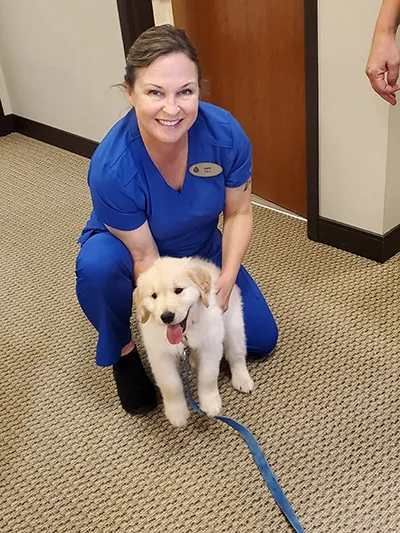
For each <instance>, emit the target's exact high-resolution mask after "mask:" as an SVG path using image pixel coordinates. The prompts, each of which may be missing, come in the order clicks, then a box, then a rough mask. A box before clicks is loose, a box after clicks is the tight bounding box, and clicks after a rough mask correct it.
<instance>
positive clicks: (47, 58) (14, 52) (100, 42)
mask: <svg viewBox="0 0 400 533" xmlns="http://www.w3.org/2000/svg"><path fill="white" fill-rule="evenodd" d="M0 64H1V65H2V68H3V74H4V78H5V80H6V84H7V89H8V96H9V99H10V104H11V109H12V112H13V113H14V114H17V115H21V116H23V117H26V118H29V119H31V120H36V121H38V122H42V123H44V124H48V125H50V126H54V127H55V128H59V129H62V130H65V131H69V132H73V133H75V134H77V135H81V136H82V137H87V138H89V139H93V140H96V141H99V140H101V138H102V137H103V136H104V135H105V133H106V132H107V131H108V129H109V128H110V127H111V126H112V125H113V124H114V123H115V122H116V121H117V120H118V119H119V118H120V117H121V116H122V114H123V113H124V112H125V111H126V109H127V105H126V101H125V99H124V96H123V94H122V93H121V92H120V91H119V89H116V88H114V89H111V86H112V85H113V84H116V83H120V82H121V81H122V80H123V76H124V51H123V44H122V38H121V31H120V25H119V19H118V11H117V5H116V1H115V0H102V1H101V2H99V1H98V0H84V1H82V0H68V2H67V1H65V0H34V1H26V0H1V1H0ZM0 91H1V96H2V100H3V97H4V94H3V91H2V89H1V80H0Z"/></svg>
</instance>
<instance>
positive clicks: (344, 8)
mask: <svg viewBox="0 0 400 533" xmlns="http://www.w3.org/2000/svg"><path fill="white" fill-rule="evenodd" d="M380 4H381V2H380V0H370V1H369V2H365V0H352V2H349V1H348V0H336V1H335V2H332V1H331V0H319V6H318V8H319V30H318V31H319V85H320V87H319V91H320V94H319V97H320V215H321V216H323V217H326V218H329V219H331V220H335V221H338V222H342V223H345V224H349V225H351V226H355V227H357V228H361V229H364V230H367V231H372V232H374V233H377V234H379V235H382V234H384V233H385V232H386V231H388V230H389V229H391V228H393V227H394V226H396V225H397V224H399V223H400V179H399V172H398V171H397V169H399V168H400V167H399V163H400V158H399V156H397V155H396V154H397V153H398V151H399V148H398V147H399V141H400V115H399V110H398V109H393V108H392V109H390V106H389V104H387V103H386V102H384V101H383V100H382V99H380V98H379V97H378V96H377V95H376V94H375V93H374V92H373V91H372V89H371V88H370V85H369V82H368V79H367V78H366V76H365V74H364V68H365V64H366V61H367V57H368V53H369V49H370V45H371V38H372V33H373V28H374V25H375V21H376V17H377V14H378V11H379V7H380ZM396 165H397V168H396Z"/></svg>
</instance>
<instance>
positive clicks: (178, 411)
mask: <svg viewBox="0 0 400 533" xmlns="http://www.w3.org/2000/svg"><path fill="white" fill-rule="evenodd" d="M164 411H165V416H166V417H167V418H168V420H169V421H170V422H171V424H172V425H173V426H175V427H178V428H179V427H182V426H185V425H186V423H187V421H188V419H189V416H190V413H189V409H188V407H187V405H186V404H180V405H164Z"/></svg>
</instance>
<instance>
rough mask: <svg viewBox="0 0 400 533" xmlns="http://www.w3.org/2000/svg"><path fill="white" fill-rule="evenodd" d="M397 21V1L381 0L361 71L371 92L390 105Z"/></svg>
mask: <svg viewBox="0 0 400 533" xmlns="http://www.w3.org/2000/svg"><path fill="white" fill-rule="evenodd" d="M399 24H400V0H383V1H382V6H381V9H380V12H379V15H378V19H377V21H376V26H375V31H374V36H373V39H372V45H371V51H370V54H369V58H368V63H367V67H366V70H365V72H366V74H367V76H368V78H369V80H370V83H371V86H372V88H373V89H374V91H376V92H377V93H378V94H379V95H380V96H381V97H382V98H383V99H384V100H386V101H387V102H389V103H390V104H392V105H396V92H397V91H398V90H399V89H400V85H398V84H397V79H398V77H399V65H400V52H399V48H398V46H397V43H396V32H397V28H398V26H399Z"/></svg>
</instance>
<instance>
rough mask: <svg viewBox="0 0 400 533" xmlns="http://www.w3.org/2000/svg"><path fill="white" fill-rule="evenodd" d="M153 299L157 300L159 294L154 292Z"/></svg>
mask: <svg viewBox="0 0 400 533" xmlns="http://www.w3.org/2000/svg"><path fill="white" fill-rule="evenodd" d="M151 297H152V298H154V300H155V299H156V298H157V293H156V292H153V294H152V295H151Z"/></svg>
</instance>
